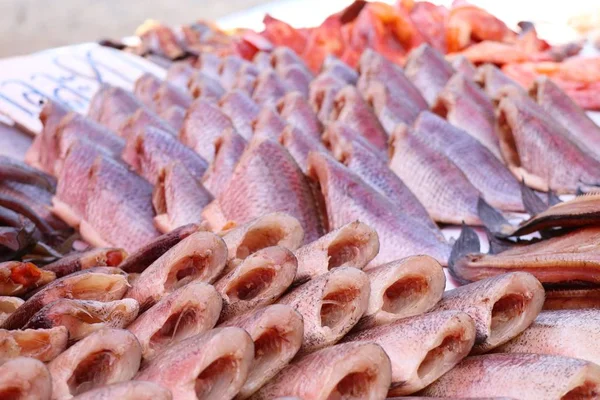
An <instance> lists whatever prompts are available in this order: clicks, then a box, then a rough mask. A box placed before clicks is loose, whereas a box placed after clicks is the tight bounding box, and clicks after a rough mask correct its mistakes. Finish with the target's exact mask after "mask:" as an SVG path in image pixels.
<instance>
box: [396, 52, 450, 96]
mask: <svg viewBox="0 0 600 400" xmlns="http://www.w3.org/2000/svg"><path fill="white" fill-rule="evenodd" d="M454 73H455V71H454V68H452V66H451V65H450V64H449V63H448V62H447V61H446V60H445V59H444V56H443V55H442V54H441V53H440V52H439V51H437V50H436V49H434V48H433V47H431V46H429V45H428V44H426V43H424V44H422V45H420V46H419V47H417V48H415V49H413V50H411V51H410V53H408V57H407V58H406V64H405V65H404V74H405V75H406V77H407V78H408V79H409V80H410V81H411V82H412V83H413V85H415V86H416V87H417V89H419V91H420V92H421V94H422V95H423V98H424V99H425V100H426V101H427V103H428V104H429V105H430V106H431V105H433V104H434V103H435V101H436V99H437V97H438V94H439V93H440V92H441V91H442V89H443V88H444V86H445V85H446V82H448V80H449V79H450V77H452V75H454Z"/></svg>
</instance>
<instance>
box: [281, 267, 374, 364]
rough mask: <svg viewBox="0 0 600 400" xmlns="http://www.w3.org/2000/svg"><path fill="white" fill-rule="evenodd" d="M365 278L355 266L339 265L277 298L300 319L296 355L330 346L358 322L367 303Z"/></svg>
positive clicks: (368, 291)
mask: <svg viewBox="0 0 600 400" xmlns="http://www.w3.org/2000/svg"><path fill="white" fill-rule="evenodd" d="M369 293H370V287H369V278H368V277H367V275H366V274H365V273H364V272H362V271H361V270H359V269H357V268H352V267H341V268H334V269H332V270H331V271H329V272H327V273H326V274H323V275H321V276H318V277H316V278H314V279H313V280H311V281H308V282H307V283H305V284H304V285H302V286H299V287H297V288H296V289H294V290H292V291H291V292H289V293H288V294H286V295H285V296H284V297H282V298H281V299H279V301H278V303H279V304H285V305H288V306H291V307H293V308H294V309H295V310H296V311H298V312H299V313H300V315H302V317H303V319H304V339H303V341H302V347H301V349H300V354H306V353H311V352H313V351H316V350H319V349H322V348H323V347H326V346H330V345H332V344H335V343H336V342H337V341H339V340H340V339H341V338H342V337H343V336H344V335H345V334H346V333H348V332H349V331H350V330H351V329H352V328H353V327H354V325H356V323H357V322H358V320H359V319H360V317H362V315H363V314H364V312H365V311H366V310H367V306H368V303H369Z"/></svg>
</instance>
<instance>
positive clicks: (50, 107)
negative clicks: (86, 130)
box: [25, 101, 70, 189]
mask: <svg viewBox="0 0 600 400" xmlns="http://www.w3.org/2000/svg"><path fill="white" fill-rule="evenodd" d="M69 111H70V110H69V108H67V107H65V106H63V105H62V104H61V103H58V102H55V101H47V102H45V103H44V105H43V107H42V109H41V110H40V114H39V116H38V118H39V120H40V122H41V123H42V131H41V132H40V134H39V135H36V137H35V139H34V140H33V143H32V144H31V146H30V147H29V149H28V150H27V153H26V154H25V162H26V163H27V164H29V165H31V166H33V167H34V168H37V169H39V170H41V171H47V170H49V161H48V156H51V155H52V154H47V153H49V152H48V150H46V149H45V148H46V147H47V146H48V144H47V143H48V139H49V138H52V137H53V136H54V133H55V132H56V127H57V126H58V124H59V123H60V121H61V120H62V119H63V117H64V116H65V115H67V113H69ZM55 186H56V182H53V184H52V187H55ZM43 188H46V189H47V188H48V186H47V184H44V185H43Z"/></svg>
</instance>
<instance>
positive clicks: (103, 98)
mask: <svg viewBox="0 0 600 400" xmlns="http://www.w3.org/2000/svg"><path fill="white" fill-rule="evenodd" d="M139 108H145V106H144V104H143V103H142V102H141V101H139V100H138V99H137V98H136V97H135V96H134V95H133V93H131V92H129V91H127V90H125V89H123V88H120V87H116V86H110V85H108V84H102V85H101V86H100V89H98V91H97V92H96V93H95V94H94V97H92V100H91V101H90V107H89V111H88V114H87V116H88V118H90V119H91V120H92V121H96V122H98V123H99V124H101V125H104V126H106V127H107V128H108V129H110V130H111V131H113V132H118V131H119V129H120V128H121V126H122V125H123V123H125V121H127V120H128V119H129V117H130V116H131V114H133V113H134V112H136V111H137V110H138V109H139Z"/></svg>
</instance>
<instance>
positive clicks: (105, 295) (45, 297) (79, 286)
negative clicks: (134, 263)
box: [1, 267, 129, 329]
mask: <svg viewBox="0 0 600 400" xmlns="http://www.w3.org/2000/svg"><path fill="white" fill-rule="evenodd" d="M128 286H129V284H128V283H127V277H126V276H125V274H123V273H122V271H121V270H119V269H118V268H111V267H97V268H90V269H87V270H84V271H80V272H75V273H72V274H70V275H67V276H65V277H63V278H60V279H57V280H55V281H53V282H51V283H49V284H48V285H46V286H44V287H43V288H41V289H40V290H39V291H37V292H35V293H34V294H33V295H32V296H31V297H30V298H29V299H27V301H26V302H25V303H23V304H22V305H21V306H20V307H19V308H17V309H16V310H15V311H14V312H13V313H12V314H11V315H10V316H9V317H8V318H7V319H6V320H5V321H4V323H3V324H2V326H1V328H2V329H20V328H22V327H23V326H25V324H26V323H27V322H28V321H29V319H30V318H31V317H32V316H33V315H35V313H37V312H38V311H39V310H41V309H42V308H43V307H44V306H46V305H48V304H50V303H52V302H53V301H56V300H58V299H61V298H66V299H81V300H97V301H113V300H119V299H121V298H122V297H123V295H124V294H125V292H126V291H127V287H128Z"/></svg>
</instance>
